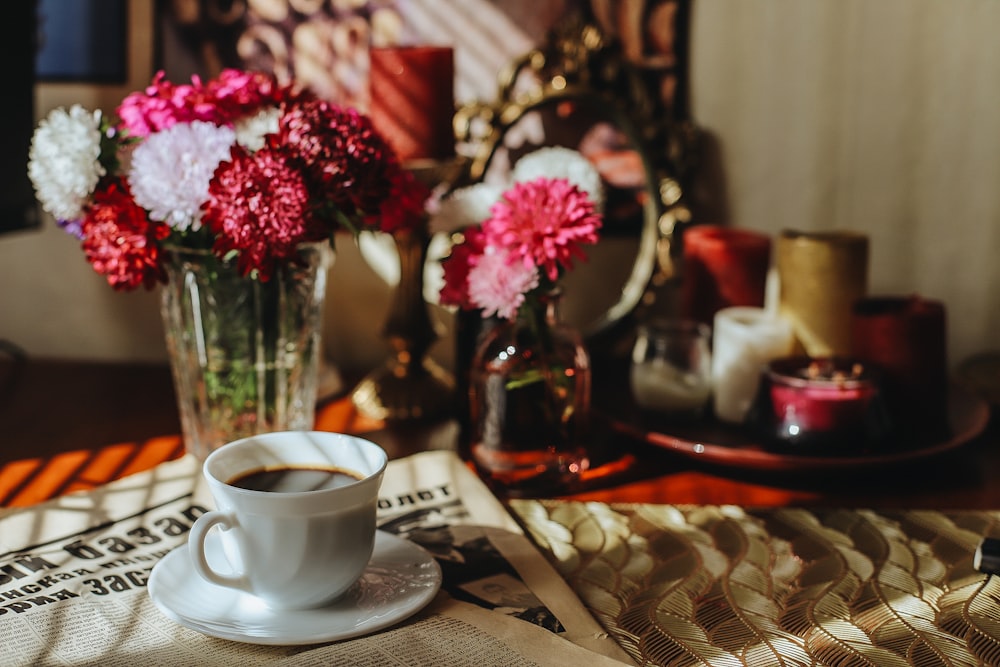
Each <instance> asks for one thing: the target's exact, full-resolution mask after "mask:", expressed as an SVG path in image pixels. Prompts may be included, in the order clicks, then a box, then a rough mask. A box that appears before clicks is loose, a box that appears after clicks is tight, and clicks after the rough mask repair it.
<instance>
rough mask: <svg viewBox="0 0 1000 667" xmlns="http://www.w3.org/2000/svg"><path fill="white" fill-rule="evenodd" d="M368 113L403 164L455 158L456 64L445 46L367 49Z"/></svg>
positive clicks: (452, 54) (449, 48)
mask: <svg viewBox="0 0 1000 667" xmlns="http://www.w3.org/2000/svg"><path fill="white" fill-rule="evenodd" d="M369 56H370V61H371V69H370V71H369V77H368V81H369V91H370V106H369V115H370V116H371V119H372V122H373V123H374V124H375V127H376V128H377V129H378V130H379V132H381V133H382V134H383V136H385V137H386V139H387V140H388V141H389V144H390V145H391V146H392V148H393V150H395V151H396V154H397V155H398V156H399V158H400V159H401V160H403V161H410V160H421V159H432V160H445V159H448V158H450V157H452V156H454V154H455V132H454V129H453V127H452V118H453V117H454V115H455V93H454V90H455V62H454V51H453V49H452V48H451V47H446V46H393V47H382V48H372V49H370V50H369Z"/></svg>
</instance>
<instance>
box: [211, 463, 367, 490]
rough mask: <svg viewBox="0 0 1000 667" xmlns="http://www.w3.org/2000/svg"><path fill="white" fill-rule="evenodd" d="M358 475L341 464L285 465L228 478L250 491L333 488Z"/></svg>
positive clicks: (361, 477)
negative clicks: (341, 466) (332, 466)
mask: <svg viewBox="0 0 1000 667" xmlns="http://www.w3.org/2000/svg"><path fill="white" fill-rule="evenodd" d="M361 479H363V475H361V474H360V473H357V472H354V471H353V470H344V469H343V468H320V467H302V468H297V467H292V466H289V467H287V468H265V469H261V470H251V471H249V472H244V473H241V474H239V475H237V476H236V477H234V478H233V479H231V480H229V484H231V485H233V486H236V487H239V488H241V489H249V490H250V491H273V492H275V493H293V492H298V491H321V490H324V489H336V488H339V487H341V486H347V485H348V484H353V483H354V482H357V481H359V480H361Z"/></svg>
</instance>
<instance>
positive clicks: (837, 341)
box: [775, 230, 868, 357]
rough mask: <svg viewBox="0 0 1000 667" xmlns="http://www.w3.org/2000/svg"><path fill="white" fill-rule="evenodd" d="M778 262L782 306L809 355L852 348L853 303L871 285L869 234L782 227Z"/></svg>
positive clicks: (838, 353) (845, 352)
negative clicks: (869, 278) (797, 229)
mask: <svg viewBox="0 0 1000 667" xmlns="http://www.w3.org/2000/svg"><path fill="white" fill-rule="evenodd" d="M775 264H776V267H777V271H778V278H779V281H780V297H779V309H780V312H781V314H782V315H784V316H785V317H786V318H787V319H788V320H789V321H790V322H791V324H792V328H793V330H794V332H795V338H796V342H797V345H798V346H799V347H800V348H801V350H802V351H804V352H805V353H806V354H807V355H809V356H811V357H829V356H847V355H849V354H850V353H851V308H852V307H853V305H854V302H855V301H856V300H857V299H859V298H861V297H863V296H865V294H866V292H867V290H868V237H867V236H865V235H864V234H860V233H856V232H849V231H826V232H802V231H794V230H784V231H782V232H781V234H780V236H779V237H778V242H777V247H776V254H775Z"/></svg>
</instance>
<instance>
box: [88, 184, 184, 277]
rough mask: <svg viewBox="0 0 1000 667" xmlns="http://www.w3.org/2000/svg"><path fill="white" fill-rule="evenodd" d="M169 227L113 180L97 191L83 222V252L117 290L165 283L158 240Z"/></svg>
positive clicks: (125, 187)
mask: <svg viewBox="0 0 1000 667" xmlns="http://www.w3.org/2000/svg"><path fill="white" fill-rule="evenodd" d="M169 234H170V227H168V226H167V225H166V224H164V223H162V222H154V221H151V220H149V218H147V217H146V211H145V210H143V209H142V208H140V207H139V206H137V205H136V203H135V201H134V200H133V199H132V195H131V194H130V193H129V191H128V187H127V186H126V185H125V184H124V183H120V182H112V183H110V184H109V185H108V186H107V187H106V188H105V189H102V190H98V191H97V192H96V193H94V201H93V204H91V206H90V208H89V209H88V210H87V216H86V218H85V219H84V221H83V251H84V253H85V255H86V257H87V261H89V262H90V264H91V265H92V266H93V267H94V270H95V271H97V272H98V273H99V274H101V275H103V276H105V277H106V278H107V281H108V284H109V285H111V287H113V288H114V289H116V290H133V289H136V288H137V287H139V285H143V286H145V287H146V289H152V288H153V286H155V285H156V283H157V282H163V283H165V282H166V281H167V274H166V271H165V270H164V268H163V254H162V251H161V250H160V246H159V242H160V241H162V240H163V239H165V238H166V237H167V236H168V235H169Z"/></svg>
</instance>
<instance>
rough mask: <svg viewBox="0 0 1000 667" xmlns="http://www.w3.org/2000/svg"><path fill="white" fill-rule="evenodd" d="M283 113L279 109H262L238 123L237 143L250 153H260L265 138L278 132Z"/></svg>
mask: <svg viewBox="0 0 1000 667" xmlns="http://www.w3.org/2000/svg"><path fill="white" fill-rule="evenodd" d="M279 118H281V112H280V111H279V110H278V108H277V107H273V108H269V109H261V110H260V111H258V112H257V113H255V114H253V115H252V116H247V117H245V118H241V119H239V120H238V121H236V125H235V128H234V129H235V130H236V143H238V144H239V145H240V146H243V147H244V148H246V149H247V150H248V151H251V152H253V151H259V150H260V149H261V148H263V147H264V136H265V135H268V134H274V133H275V132H277V131H278V119H279Z"/></svg>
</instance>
